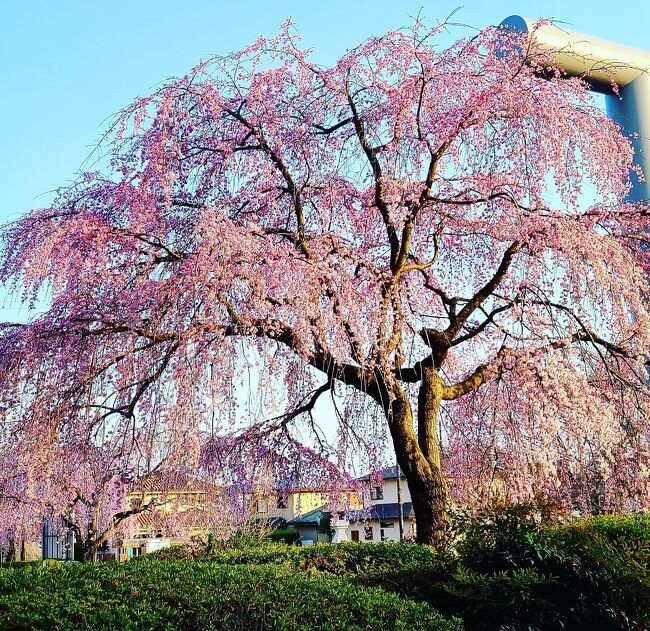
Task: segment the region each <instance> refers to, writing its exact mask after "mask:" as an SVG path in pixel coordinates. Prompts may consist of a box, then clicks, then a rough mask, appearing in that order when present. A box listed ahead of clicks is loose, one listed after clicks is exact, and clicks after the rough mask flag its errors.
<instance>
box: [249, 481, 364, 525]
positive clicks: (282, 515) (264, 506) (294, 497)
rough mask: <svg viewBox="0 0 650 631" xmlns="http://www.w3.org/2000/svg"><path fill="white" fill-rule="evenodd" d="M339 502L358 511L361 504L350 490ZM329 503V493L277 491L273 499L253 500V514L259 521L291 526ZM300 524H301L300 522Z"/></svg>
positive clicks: (292, 490) (311, 489) (295, 489)
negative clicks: (264, 520)
mask: <svg viewBox="0 0 650 631" xmlns="http://www.w3.org/2000/svg"><path fill="white" fill-rule="evenodd" d="M341 501H342V503H344V504H345V505H346V506H349V507H350V508H351V509H360V508H361V507H362V506H363V502H362V501H361V498H360V497H359V494H358V493H357V492H356V491H354V490H350V491H348V492H347V493H345V492H343V493H342V494H341ZM330 503H331V492H330V491H327V490H321V489H313V488H293V489H289V490H278V492H277V494H276V496H275V497H268V496H266V497H262V498H259V499H256V500H255V503H254V505H253V507H252V508H253V514H254V515H255V517H256V518H257V519H259V520H262V519H266V520H269V521H273V522H279V523H281V524H282V525H284V524H287V525H293V522H294V521H296V520H297V519H299V518H303V517H305V516H307V515H311V517H310V519H312V520H313V518H314V515H315V513H316V512H318V511H319V510H322V509H324V508H325V507H326V506H328V505H329V504H330ZM300 523H302V522H300Z"/></svg>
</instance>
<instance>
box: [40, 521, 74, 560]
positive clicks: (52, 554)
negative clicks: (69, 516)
mask: <svg viewBox="0 0 650 631" xmlns="http://www.w3.org/2000/svg"><path fill="white" fill-rule="evenodd" d="M41 544H42V550H43V552H42V558H43V561H45V560H46V559H58V560H60V561H72V560H74V544H75V536H74V531H73V530H72V528H68V527H67V526H66V525H65V524H64V523H63V520H58V519H46V520H45V521H44V522H43V533H42V540H41Z"/></svg>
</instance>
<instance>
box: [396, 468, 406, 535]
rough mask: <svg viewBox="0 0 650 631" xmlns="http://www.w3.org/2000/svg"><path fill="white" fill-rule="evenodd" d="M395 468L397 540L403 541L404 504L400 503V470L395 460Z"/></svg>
mask: <svg viewBox="0 0 650 631" xmlns="http://www.w3.org/2000/svg"><path fill="white" fill-rule="evenodd" d="M395 469H397V504H398V506H399V540H400V541H404V505H403V504H402V487H401V484H400V482H401V479H402V470H401V469H400V468H399V464H398V463H397V461H395Z"/></svg>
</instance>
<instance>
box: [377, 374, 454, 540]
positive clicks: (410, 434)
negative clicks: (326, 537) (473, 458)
mask: <svg viewBox="0 0 650 631" xmlns="http://www.w3.org/2000/svg"><path fill="white" fill-rule="evenodd" d="M440 392H441V388H440V382H439V377H438V375H437V370H436V369H435V368H431V369H426V370H425V373H424V375H423V379H422V383H421V386H420V394H419V397H418V434H417V436H416V433H415V423H414V418H413V411H412V408H411V404H410V402H409V400H408V397H407V396H406V393H405V392H404V390H403V389H402V388H401V387H400V386H396V387H395V388H394V390H393V392H392V394H393V398H392V400H391V403H390V405H389V406H388V409H387V417H388V425H389V428H390V432H391V436H392V438H393V445H394V447H395V454H396V456H397V462H398V464H399V466H400V468H401V469H402V471H403V472H404V475H405V476H406V480H407V482H408V486H409V491H410V493H411V500H412V502H413V511H414V513H415V521H416V527H417V533H416V540H417V542H418V543H424V544H428V545H433V546H435V547H436V548H440V549H441V548H444V547H445V546H446V539H447V536H446V535H447V525H448V519H447V485H446V481H445V477H444V475H443V472H442V466H441V458H440V442H439V440H438V424H437V419H438V410H439V407H440Z"/></svg>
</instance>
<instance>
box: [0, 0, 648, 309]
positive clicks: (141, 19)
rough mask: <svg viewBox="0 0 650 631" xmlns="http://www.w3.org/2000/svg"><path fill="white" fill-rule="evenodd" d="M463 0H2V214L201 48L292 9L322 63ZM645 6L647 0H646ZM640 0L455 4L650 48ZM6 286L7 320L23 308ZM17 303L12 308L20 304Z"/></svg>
mask: <svg viewBox="0 0 650 631" xmlns="http://www.w3.org/2000/svg"><path fill="white" fill-rule="evenodd" d="M459 5H460V3H459V2H454V1H449V0H442V1H438V2H428V3H424V2H423V1H422V0H418V1H412V0H404V1H398V0H394V1H393V2H390V1H388V0H375V1H368V0H345V1H344V0H321V1H319V2H312V1H310V0H302V1H299V0H291V1H283V0H240V1H238V0H234V1H231V2H223V1H221V0H211V1H210V0H185V1H183V2H181V1H180V0H139V1H136V0H133V1H131V2H128V1H126V0H113V1H111V2H109V1H106V0H104V1H100V0H94V1H89V0H85V1H83V2H81V1H73V0H57V1H52V0H40V1H37V0H13V1H12V0H0V95H1V96H2V98H1V99H0V223H3V222H6V221H9V220H11V219H13V218H16V217H18V216H19V215H20V214H23V213H24V212H26V211H28V210H29V209H30V208H34V207H40V206H46V205H47V203H48V200H49V199H51V196H49V195H48V194H47V191H50V190H52V189H53V188H55V187H57V186H60V185H62V184H65V183H66V182H67V181H69V180H70V179H72V178H73V177H74V174H75V173H76V172H77V170H78V169H79V167H80V166H81V164H82V162H83V161H84V159H85V158H86V157H87V155H88V154H89V153H90V150H91V148H92V146H93V145H94V143H95V142H96V141H97V140H98V138H99V136H100V131H101V123H102V121H103V120H104V119H105V118H106V117H107V116H109V115H111V114H113V113H115V112H116V111H117V110H119V109H120V108H121V107H123V106H124V105H126V104H127V103H129V102H130V101H131V100H132V99H133V98H134V97H136V96H139V95H144V94H147V93H148V92H150V91H151V89H152V87H154V86H155V85H156V84H157V83H158V82H160V81H161V80H162V79H164V78H166V77H169V76H172V75H179V74H183V73H184V72H186V71H188V70H189V69H190V68H191V67H192V66H193V65H194V64H195V63H196V62H197V61H198V60H199V59H200V58H205V57H207V56H209V55H211V54H215V53H217V54H222V53H227V52H230V51H232V50H236V49H239V48H241V47H242V46H244V45H245V44H247V43H248V42H250V41H252V40H253V39H254V38H255V37H257V36H258V35H260V34H266V35H272V34H274V33H275V32H276V31H277V28H278V26H279V25H280V24H281V23H282V22H283V21H284V19H285V18H287V17H291V18H292V19H293V21H294V23H295V24H296V26H297V28H298V30H299V32H300V33H301V35H302V37H303V44H304V45H305V46H307V47H311V48H314V50H315V57H316V59H317V60H318V61H319V62H321V63H330V62H332V61H334V60H335V59H336V58H337V57H338V56H339V55H340V54H341V53H342V52H344V51H345V50H346V49H348V48H351V47H353V46H355V45H356V44H358V43H359V42H360V41H362V40H363V39H365V38H366V37H367V36H369V35H371V34H375V35H379V34H381V33H383V32H384V31H386V30H388V29H390V28H394V27H399V26H403V25H406V24H408V23H409V22H410V16H412V15H415V14H416V13H418V11H420V10H421V12H422V15H423V16H424V18H425V19H426V20H427V21H428V22H429V23H431V24H433V22H434V21H435V19H436V18H440V19H442V18H444V17H446V16H447V15H448V14H449V13H450V12H451V11H453V10H454V9H455V8H457V7H458V6H459ZM644 5H645V6H644ZM649 7H650V4H647V3H646V2H644V1H643V0H618V1H617V2H604V0H592V1H591V2H588V1H587V0H574V1H573V2H567V1H566V0H563V1H559V0H547V2H545V3H541V2H533V1H531V0H528V1H523V0H519V1H518V0H512V1H510V2H507V1H504V0H493V1H481V0H466V2H465V3H464V6H463V8H461V10H460V11H459V12H458V13H457V14H456V15H455V20H456V21H462V22H465V23H467V24H470V25H472V26H475V27H479V28H480V27H484V26H487V25H489V24H496V23H498V22H500V21H501V20H502V19H503V18H505V17H507V16H508V15H510V14H512V13H518V14H520V15H525V16H527V17H531V18H536V17H553V18H555V19H557V20H561V21H564V22H566V23H568V25H570V27H571V28H574V29H575V30H578V31H582V32H585V33H590V34H592V35H597V36H601V37H607V38H609V39H614V40H617V41H619V42H621V43H625V44H628V45H631V46H636V47H639V48H646V49H650V37H649V36H648V33H650V8H649ZM2 303H3V300H2V298H1V294H0V320H3V319H12V315H13V316H14V317H15V316H16V315H17V313H16V311H15V308H16V305H15V303H14V304H13V305H10V304H7V303H6V302H5V307H10V309H7V310H3V309H2ZM12 312H13V313H12Z"/></svg>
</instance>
